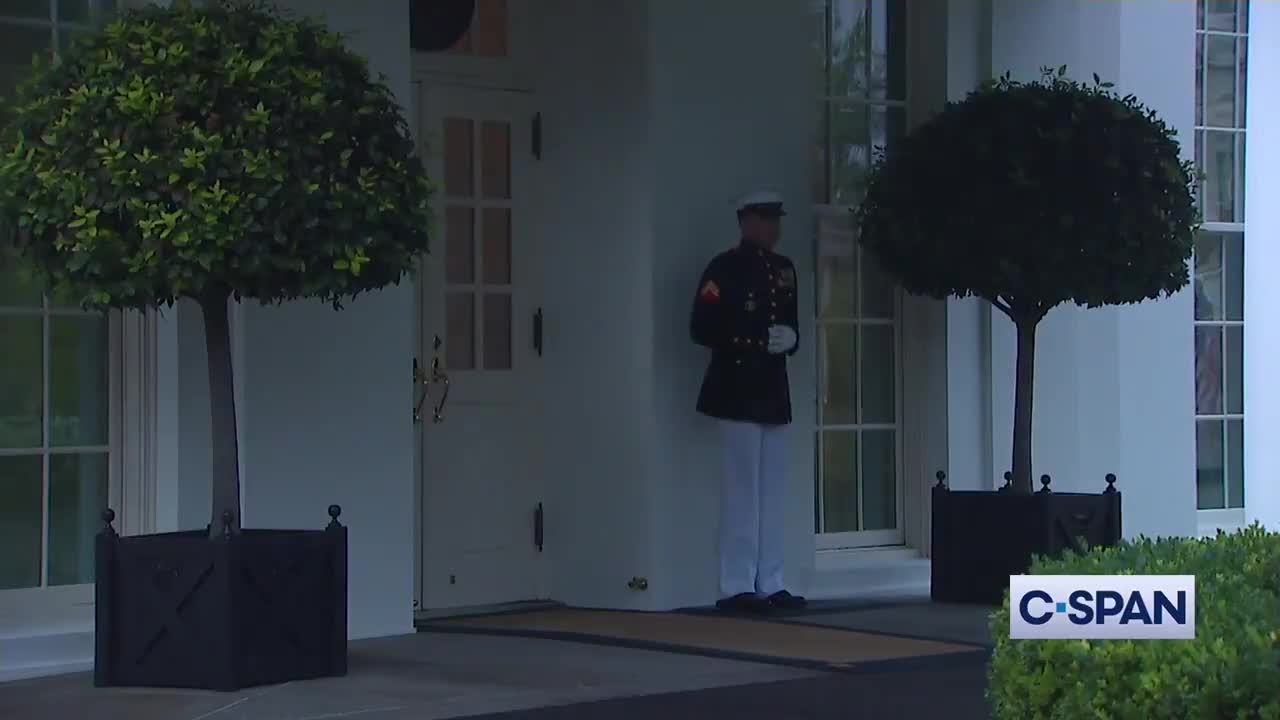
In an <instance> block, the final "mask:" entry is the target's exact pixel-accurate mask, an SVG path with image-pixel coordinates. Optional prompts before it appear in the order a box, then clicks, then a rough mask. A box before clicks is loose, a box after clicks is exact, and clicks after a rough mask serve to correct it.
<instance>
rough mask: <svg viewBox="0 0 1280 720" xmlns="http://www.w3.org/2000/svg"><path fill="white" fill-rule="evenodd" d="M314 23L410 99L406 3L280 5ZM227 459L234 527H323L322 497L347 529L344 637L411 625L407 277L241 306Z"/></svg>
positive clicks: (302, 1)
mask: <svg viewBox="0 0 1280 720" xmlns="http://www.w3.org/2000/svg"><path fill="white" fill-rule="evenodd" d="M282 5H285V6H288V7H292V8H295V9H297V10H299V11H302V12H306V13H308V14H315V15H317V16H319V17H321V18H323V19H324V20H326V21H327V22H328V24H329V26H330V27H331V28H332V29H334V30H337V31H340V32H342V33H344V34H345V35H346V36H347V40H348V43H349V45H350V47H352V48H353V49H354V50H356V51H357V52H361V53H364V54H365V55H366V56H368V58H369V60H370V67H371V70H372V71H373V72H374V73H375V74H376V73H379V72H381V73H385V74H386V75H387V76H388V84H389V86H390V87H391V89H392V90H394V91H395V92H396V94H397V96H399V97H400V98H407V97H408V96H409V95H408V93H409V70H410V65H409V60H410V57H409V52H410V51H409V34H408V33H409V31H408V17H409V5H408V2H407V0H366V2H361V3H340V2H334V1H333V0H288V2H285V3H282ZM240 320H241V321H242V324H241V326H240V327H239V332H240V333H241V338H240V339H241V340H242V341H243V345H242V347H241V348H240V352H241V353H242V359H243V361H244V365H243V367H242V368H238V369H239V370H240V381H241V383H242V387H243V398H244V404H243V405H242V407H241V408H240V410H241V421H242V422H241V436H240V452H241V458H242V463H243V466H244V468H245V477H244V488H243V495H244V498H243V502H244V506H245V513H244V522H245V525H246V526H247V527H253V528H315V529H320V528H323V527H324V526H325V525H326V524H327V522H328V517H327V516H326V508H327V507H328V505H329V504H330V503H337V504H339V505H341V506H342V510H343V513H342V521H343V523H344V524H346V525H347V526H348V527H349V528H350V548H349V565H348V567H349V572H350V575H349V583H350V594H349V602H350V605H349V611H350V625H349V628H350V635H351V636H352V637H353V638H356V637H370V636H377V635H388V634H395V633H404V632H410V631H411V630H412V627H413V625H412V603H413V578H414V565H413V564H414V538H415V535H414V514H413V513H414V503H413V498H414V476H413V453H414V441H413V425H412V422H411V418H410V416H409V413H408V412H407V411H406V408H408V407H409V403H410V402H412V399H411V396H412V384H411V382H410V379H409V367H410V359H411V358H412V357H413V347H412V344H413V338H414V335H413V327H414V292H413V285H412V283H411V282H409V281H405V282H403V283H402V284H401V285H400V286H396V287H391V288H388V289H386V290H383V291H381V292H378V293H373V294H370V295H365V296H361V297H360V298H358V299H357V300H355V301H353V302H349V303H347V305H346V308H345V309H344V310H343V311H341V312H335V311H334V310H333V309H332V308H331V307H330V306H328V305H325V304H323V303H320V302H318V301H309V302H296V303H290V304H287V305H284V306H282V307H260V306H256V305H254V306H248V307H245V308H244V309H243V313H242V315H241V317H240Z"/></svg>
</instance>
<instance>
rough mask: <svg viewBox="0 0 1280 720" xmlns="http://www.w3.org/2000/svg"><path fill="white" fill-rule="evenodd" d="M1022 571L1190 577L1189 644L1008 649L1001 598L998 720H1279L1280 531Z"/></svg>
mask: <svg viewBox="0 0 1280 720" xmlns="http://www.w3.org/2000/svg"><path fill="white" fill-rule="evenodd" d="M1031 573H1032V574H1035V575H1111V574H1126V575H1195V577H1196V610H1195V622H1196V638H1195V640H1185V641H1176V640H1175V641H1133V640H1108V641H1097V640H1092V641H1090V640H1011V639H1009V637H1008V635H1009V600H1008V596H1007V594H1006V597H1005V603H1004V606H1003V607H1002V608H1001V609H1000V610H998V611H997V612H996V613H995V614H994V615H993V616H992V620H991V632H992V637H994V638H996V648H995V655H994V658H993V659H992V664H991V671H990V685H989V688H990V689H989V690H988V694H989V697H990V699H991V704H992V707H993V709H994V712H995V717H996V718H997V719H998V720H1039V719H1046V720H1048V719H1053V720H1057V719H1059V718H1060V719H1062V720H1080V719H1082V718H1106V719H1109V720H1111V719H1113V720H1130V719H1132V720H1162V719H1165V718H1168V719H1170V720H1172V719H1174V718H1177V719H1178V720H1227V719H1228V718H1230V719H1236V718H1239V719H1241V720H1243V719H1245V718H1248V719H1250V720H1253V719H1258V720H1262V719H1267V720H1276V719H1277V718H1280V633H1278V632H1277V631H1278V630H1280V534H1276V533H1269V532H1266V531H1264V530H1263V529H1262V528H1261V527H1258V526H1253V527H1249V528H1246V529H1244V530H1242V531H1239V532H1236V533H1232V534H1226V533H1219V534H1218V535H1217V537H1214V538H1205V539H1199V538H1173V539H1161V540H1148V539H1139V540H1136V541H1131V542H1126V543H1123V544H1122V545H1120V546H1119V547H1115V548H1109V549H1107V548H1104V549H1098V550H1093V551H1090V552H1088V553H1087V554H1085V555H1076V554H1068V555H1067V556H1066V557H1063V558H1062V559H1058V560H1044V559H1037V560H1036V562H1035V564H1034V566H1033V567H1032V569H1031Z"/></svg>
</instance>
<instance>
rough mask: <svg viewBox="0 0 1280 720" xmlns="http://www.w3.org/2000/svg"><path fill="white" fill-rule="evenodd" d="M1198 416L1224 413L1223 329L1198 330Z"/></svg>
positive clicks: (1205, 327) (1209, 327)
mask: <svg viewBox="0 0 1280 720" xmlns="http://www.w3.org/2000/svg"><path fill="white" fill-rule="evenodd" d="M1195 363H1196V414H1197V415H1219V414H1221V413H1222V328H1221V327H1220V326H1213V325H1208V326H1206V325H1201V326H1200V327H1197V328H1196V352H1195Z"/></svg>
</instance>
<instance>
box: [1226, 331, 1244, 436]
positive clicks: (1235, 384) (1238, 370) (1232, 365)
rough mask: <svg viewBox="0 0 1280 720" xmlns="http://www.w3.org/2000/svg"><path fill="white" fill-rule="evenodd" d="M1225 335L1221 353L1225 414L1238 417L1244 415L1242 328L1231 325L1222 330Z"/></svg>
mask: <svg viewBox="0 0 1280 720" xmlns="http://www.w3.org/2000/svg"><path fill="white" fill-rule="evenodd" d="M1223 330H1224V332H1225V333H1226V338H1225V340H1226V348H1225V351H1224V352H1223V356H1224V359H1225V361H1226V362H1225V363H1224V365H1225V369H1224V372H1223V375H1225V378H1224V379H1225V380H1226V385H1227V388H1226V395H1227V402H1226V408H1227V410H1226V411H1227V413H1228V414H1231V415H1240V414H1243V413H1244V327H1242V326H1240V325H1232V326H1230V327H1227V328H1223Z"/></svg>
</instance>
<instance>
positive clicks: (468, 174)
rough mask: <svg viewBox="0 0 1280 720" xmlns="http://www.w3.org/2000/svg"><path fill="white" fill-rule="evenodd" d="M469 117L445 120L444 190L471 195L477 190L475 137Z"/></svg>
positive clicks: (460, 195)
mask: <svg viewBox="0 0 1280 720" xmlns="http://www.w3.org/2000/svg"><path fill="white" fill-rule="evenodd" d="M473 132H474V130H473V128H472V122H471V121H470V120H468V119H467V118H446V119H445V121H444V192H445V194H446V195H452V196H454V197H471V196H472V194H474V191H475V161H474V157H473V156H474V154H475V139H474V136H473Z"/></svg>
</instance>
